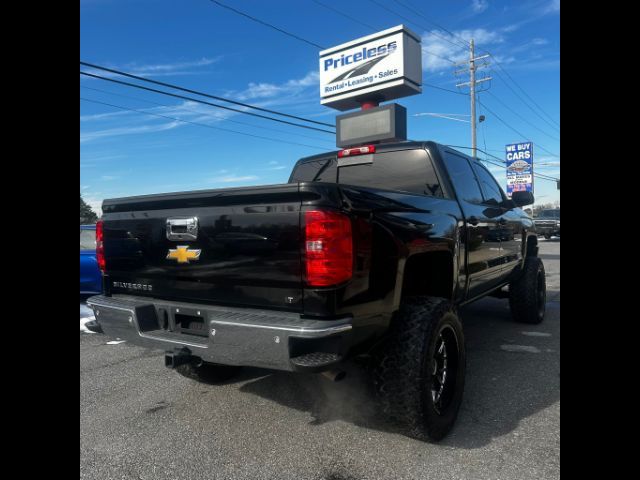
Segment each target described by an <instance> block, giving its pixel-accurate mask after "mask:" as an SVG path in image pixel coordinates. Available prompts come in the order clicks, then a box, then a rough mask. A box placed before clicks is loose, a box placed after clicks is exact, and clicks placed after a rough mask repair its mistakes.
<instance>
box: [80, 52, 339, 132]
mask: <svg viewBox="0 0 640 480" xmlns="http://www.w3.org/2000/svg"><path fill="white" fill-rule="evenodd" d="M80 65H84V66H85V67H91V68H95V69H97V70H102V71H105V72H109V73H115V74H116V75H121V76H123V77H129V78H133V79H134V80H139V81H141V82H147V83H153V84H155V85H160V86H162V87H168V88H172V89H174V90H180V91H182V92H187V93H193V94H195V95H200V96H202V97H207V98H212V99H214V100H221V101H223V102H227V103H232V104H234V105H238V106H241V107H246V108H251V109H253V110H258V111H261V112H265V113H271V114H273V115H280V116H281V117H287V118H293V119H295V120H301V121H303V122H308V123H315V124H316V125H322V126H325V127H332V128H334V127H335V125H331V124H330V123H324V122H318V121H316V120H309V119H308V118H304V117H298V116H296V115H290V114H288V113H282V112H278V111H276V110H269V109H268V108H262V107H257V106H255V105H250V104H248V103H243V102H238V101H237V100H231V99H229V98H224V97H219V96H216V95H211V94H209V93H204V92H200V91H198V90H192V89H190V88H185V87H180V86H178V85H173V84H171V83H166V82H160V81H158V80H152V79H150V78H145V77H140V76H138V75H133V74H132V73H127V72H122V71H120V70H115V69H113V68H107V67H102V66H100V65H95V64H93V63H88V62H83V61H82V60H81V61H80Z"/></svg>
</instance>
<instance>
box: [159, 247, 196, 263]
mask: <svg viewBox="0 0 640 480" xmlns="http://www.w3.org/2000/svg"><path fill="white" fill-rule="evenodd" d="M200 252H201V250H189V245H178V246H177V247H176V248H170V249H169V253H168V254H167V259H169V260H176V261H177V262H178V263H189V262H190V261H191V260H198V259H199V258H200Z"/></svg>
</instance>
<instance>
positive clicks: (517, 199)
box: [511, 192, 535, 207]
mask: <svg viewBox="0 0 640 480" xmlns="http://www.w3.org/2000/svg"><path fill="white" fill-rule="evenodd" d="M511 200H512V201H513V203H515V204H516V205H517V206H519V207H524V206H525V205H531V204H532V203H533V202H534V201H535V200H534V198H533V193H531V192H513V193H512V194H511Z"/></svg>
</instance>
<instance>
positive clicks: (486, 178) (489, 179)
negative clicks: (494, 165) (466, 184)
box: [474, 163, 504, 205]
mask: <svg viewBox="0 0 640 480" xmlns="http://www.w3.org/2000/svg"><path fill="white" fill-rule="evenodd" d="M474 167H475V170H476V173H477V174H478V180H479V181H480V188H482V195H483V196H484V203H486V204H489V205H499V204H500V203H502V202H503V201H504V198H503V197H502V191H501V190H500V185H498V182H496V179H495V178H493V175H491V173H489V171H488V170H487V169H486V168H485V167H483V166H482V165H480V164H479V163H474Z"/></svg>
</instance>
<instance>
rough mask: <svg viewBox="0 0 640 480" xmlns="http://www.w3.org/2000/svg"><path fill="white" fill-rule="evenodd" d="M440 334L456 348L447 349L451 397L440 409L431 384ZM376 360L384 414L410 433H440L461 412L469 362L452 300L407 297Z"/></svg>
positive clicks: (425, 436)
mask: <svg viewBox="0 0 640 480" xmlns="http://www.w3.org/2000/svg"><path fill="white" fill-rule="evenodd" d="M441 334H442V335H443V338H444V337H445V336H446V337H447V338H448V339H450V341H451V343H452V344H455V348H452V347H448V348H447V350H445V351H449V350H450V351H449V358H450V360H449V361H450V363H449V374H450V376H449V377H448V378H449V383H448V384H447V382H446V381H445V382H443V384H444V385H445V390H444V392H446V400H447V403H446V405H444V403H442V404H441V405H440V406H441V407H442V408H441V409H438V408H437V407H436V404H435V403H434V397H433V394H432V388H433V387H435V386H436V383H435V382H436V380H434V378H433V376H434V374H433V368H434V365H435V366H437V362H436V360H434V353H435V350H436V347H437V346H438V345H439V344H440V342H441V340H440V336H441ZM451 337H453V338H451ZM448 341H449V340H448ZM454 350H455V352H454ZM376 360H377V361H376V365H375V367H374V384H375V387H376V391H377V394H378V398H379V402H380V408H381V410H382V412H383V414H384V415H385V416H386V417H387V418H388V419H389V420H391V421H393V422H394V423H395V424H396V425H397V426H398V427H399V428H400V430H401V431H402V432H403V433H405V434H406V435H408V436H410V437H413V438H417V439H420V440H428V441H437V440H440V439H442V438H443V437H444V436H445V435H446V434H447V433H448V432H449V431H450V430H451V428H452V427H453V424H454V423H455V420H456V417H457V415H458V410H459V408H460V403H461V402H462V392H463V390H464V378H465V368H466V352H465V343H464V335H463V332H462V324H461V323H460V320H459V318H458V315H457V313H456V310H455V308H454V307H453V305H452V304H451V302H449V301H448V300H446V299H444V298H436V297H413V298H410V299H407V300H405V301H404V302H403V303H402V305H401V306H400V309H399V310H398V312H396V314H395V315H394V318H393V321H392V323H391V326H390V328H389V332H388V336H387V338H386V341H385V342H384V343H383V345H382V346H381V348H380V350H379V352H378V354H377V358H376ZM443 395H444V393H443Z"/></svg>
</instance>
